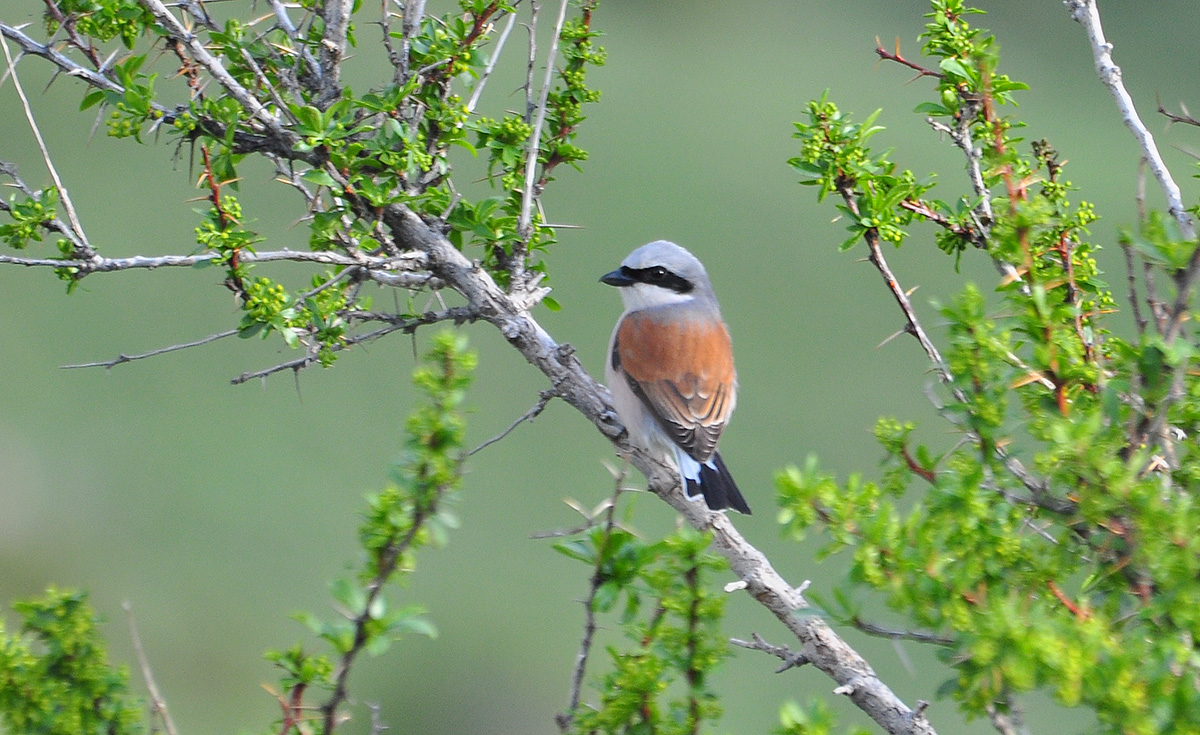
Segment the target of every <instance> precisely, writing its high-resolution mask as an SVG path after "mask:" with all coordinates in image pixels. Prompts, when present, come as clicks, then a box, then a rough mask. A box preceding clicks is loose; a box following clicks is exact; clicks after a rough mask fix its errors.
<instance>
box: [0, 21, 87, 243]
mask: <svg viewBox="0 0 1200 735" xmlns="http://www.w3.org/2000/svg"><path fill="white" fill-rule="evenodd" d="M0 48H3V49H4V60H5V61H6V62H7V63H8V72H9V74H10V75H11V76H12V81H13V88H14V89H16V90H17V97H19V98H20V100H21V108H22V109H23V110H24V111H25V119H26V120H27V121H28V122H29V129H30V130H32V131H33V137H34V139H35V140H36V141H37V145H38V150H39V151H41V153H42V161H44V162H45V164H46V168H47V169H48V170H49V171H50V178H51V179H53V180H54V187H55V188H56V189H57V190H58V197H59V199H60V200H61V201H62V205H63V210H64V211H65V212H66V213H67V224H68V226H69V230H70V233H69V237H70V240H71V243H72V244H73V245H74V250H75V254H76V255H77V256H79V257H80V258H84V259H86V260H94V259H95V258H96V257H97V256H96V252H95V251H94V250H92V246H91V245H90V244H89V243H88V239H87V233H85V232H84V231H83V224H82V223H81V222H80V221H79V215H78V214H76V213H75V205H74V204H73V203H72V202H71V195H70V194H68V193H67V187H66V185H65V184H63V181H62V178H61V177H59V175H58V169H57V168H55V166H54V161H53V160H51V158H50V151H48V150H47V149H46V141H45V140H44V139H43V138H42V131H41V130H39V129H38V125H37V120H35V119H34V117H33V109H32V108H30V106H29V98H28V97H26V96H25V88H24V87H23V86H22V85H21V79H20V77H18V76H17V67H16V64H15V63H14V62H13V57H12V52H11V51H9V49H8V42H7V41H5V40H4V38H3V37H0Z"/></svg>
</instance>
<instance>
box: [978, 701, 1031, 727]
mask: <svg viewBox="0 0 1200 735" xmlns="http://www.w3.org/2000/svg"><path fill="white" fill-rule="evenodd" d="M987 713H988V718H989V719H990V720H991V721H992V727H994V728H996V731H997V732H999V733H1000V735H1029V728H1028V727H1027V726H1026V725H1025V715H1024V713H1023V712H1022V711H1021V708H1020V707H1018V706H1017V703H1016V701H1015V700H1014V699H1013V696H1012V693H1011V692H1005V693H1004V695H1003V697H1002V699H1001V701H1000V702H992V703H990V704H988V706H987Z"/></svg>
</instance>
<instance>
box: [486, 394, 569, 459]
mask: <svg viewBox="0 0 1200 735" xmlns="http://www.w3.org/2000/svg"><path fill="white" fill-rule="evenodd" d="M553 398H554V391H552V390H544V391H542V392H541V393H540V394H539V395H538V400H537V403H535V404H533V406H531V407H530V408H529V410H528V411H526V412H525V413H524V414H522V415H521V416H520V417H519V418H518V419H517V420H516V421H514V422H512V423H511V424H509V426H508V428H507V429H505V430H504V431H502V432H500V433H499V434H497V435H496V436H493V437H492V438H491V439H488V440H487V441H485V442H484V443H482V444H480V445H479V446H477V447H475V448H474V449H472V450H471V451H469V452H467V456H468V457H470V456H473V455H474V454H475V453H476V452H478V451H480V450H481V449H483V448H485V447H490V446H491V445H493V444H495V443H496V442H498V441H500V440H501V439H503V438H504V437H506V436H508V435H509V434H511V433H513V430H514V429H516V428H517V427H518V426H520V425H521V424H523V423H525V422H526V421H532V420H533V419H535V418H537V417H538V416H540V415H541V413H542V411H545V410H546V404H548V403H550V400H551V399H553Z"/></svg>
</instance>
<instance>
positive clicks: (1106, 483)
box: [776, 0, 1200, 733]
mask: <svg viewBox="0 0 1200 735" xmlns="http://www.w3.org/2000/svg"><path fill="white" fill-rule="evenodd" d="M976 12H978V11H975V10H973V9H970V8H967V7H965V6H964V5H963V4H962V3H961V2H957V1H956V0H934V1H933V2H932V12H931V13H930V14H929V15H928V16H927V17H928V18H929V19H930V20H929V23H928V24H927V26H926V31H925V34H924V35H923V41H924V46H923V50H924V52H925V54H926V56H927V57H928V58H930V59H932V60H933V62H935V63H933V64H931V65H930V68H929V70H928V71H929V73H928V74H926V76H930V77H933V78H935V79H936V85H935V89H934V90H933V94H934V95H935V97H936V99H935V100H934V101H930V102H923V103H922V104H920V105H919V106H918V107H917V112H918V113H921V114H925V115H929V116H930V117H931V118H932V120H933V122H934V124H935V127H938V125H940V126H941V127H939V128H938V129H939V130H942V131H943V132H947V133H948V134H949V136H950V137H951V139H952V142H955V143H956V144H958V145H959V147H960V148H962V149H963V150H964V154H965V155H966V156H967V162H968V168H969V169H970V168H971V167H972V166H974V167H977V170H978V174H979V178H978V181H979V182H980V183H981V186H975V187H974V189H975V196H974V197H970V198H966V197H964V198H960V199H959V200H958V201H957V202H956V203H954V204H948V203H947V202H944V201H939V200H936V199H932V198H930V197H929V196H928V194H929V192H931V191H932V189H933V187H932V186H917V185H914V184H912V183H909V182H912V181H914V180H915V177H914V176H912V174H911V173H909V172H907V171H906V172H903V173H902V174H897V173H896V171H895V167H894V166H893V165H891V164H890V163H889V162H888V160H887V154H876V153H873V152H872V151H871V150H870V148H869V147H868V145H867V141H868V139H869V138H871V137H872V136H874V135H876V134H878V133H879V132H880V128H879V127H878V126H876V125H875V120H876V119H877V117H878V113H876V114H875V115H872V116H871V117H870V118H868V119H867V121H865V122H863V123H854V122H853V121H852V120H851V119H850V116H849V115H847V114H846V113H843V112H841V111H839V110H838V109H837V108H836V106H835V105H833V103H831V102H830V101H829V100H828V99H827V98H825V97H822V98H821V99H820V100H817V101H814V102H813V103H811V104H810V107H809V119H808V120H807V121H806V122H804V123H800V124H798V125H797V130H798V132H797V137H799V138H801V140H802V149H801V155H800V156H799V157H798V158H796V159H793V161H792V163H793V165H794V166H795V167H796V168H797V169H798V170H799V171H800V172H801V173H802V174H803V175H804V177H805V181H804V182H802V183H808V184H814V185H816V186H818V187H819V198H824V197H825V196H826V195H828V194H829V193H831V192H834V193H837V194H839V195H840V197H841V199H842V203H841V204H840V205H839V207H840V208H841V210H842V212H843V214H844V215H845V216H847V217H848V219H849V221H850V229H851V232H852V234H854V235H855V237H857V238H861V239H863V240H866V241H867V242H868V243H869V242H870V241H871V239H872V238H876V239H877V240H887V241H891V242H894V243H896V244H897V245H899V244H900V243H901V242H902V241H903V240H904V234H903V232H902V231H900V230H899V225H901V224H904V223H907V222H908V221H910V220H911V218H912V217H919V218H921V219H924V220H926V221H929V222H932V223H933V224H935V225H936V226H937V227H938V228H939V230H940V234H939V236H938V238H937V242H936V244H937V246H938V247H939V248H940V249H942V250H943V251H946V252H948V253H950V254H953V255H955V256H956V258H958V257H961V256H962V255H963V254H964V252H965V251H967V250H968V249H971V250H975V251H980V252H982V253H984V254H986V256H987V257H989V258H990V259H991V260H992V261H993V262H994V263H995V264H996V265H997V267H998V269H999V270H1000V272H1001V273H1002V274H1004V276H1003V278H1002V279H1000V281H999V283H998V284H997V285H996V287H995V289H994V293H993V294H992V295H990V296H989V295H987V294H986V293H985V292H984V291H983V290H981V289H980V288H979V287H977V286H975V285H973V284H969V283H968V284H966V285H965V286H964V287H963V289H962V290H961V291H960V293H958V294H957V295H956V296H953V297H952V298H951V299H949V301H948V303H946V304H945V305H943V306H942V307H941V308H940V313H941V316H942V317H943V319H944V320H945V323H946V325H947V326H946V334H945V343H946V352H945V356H944V357H942V356H941V355H937V354H935V355H934V359H935V362H937V361H940V364H937V365H936V367H938V368H939V369H940V370H942V371H943V374H944V375H945V376H946V378H945V380H946V383H945V385H944V389H945V392H946V393H947V397H946V400H945V402H944V403H943V402H941V401H939V402H938V404H937V405H938V407H939V408H940V410H941V413H942V415H943V417H944V418H945V419H946V420H948V421H949V422H950V423H951V424H952V426H954V427H955V429H956V432H957V434H958V436H957V437H956V438H955V440H954V441H953V442H952V443H950V444H948V445H946V446H943V447H939V448H932V447H928V446H924V445H921V444H920V443H918V442H916V441H915V440H914V437H913V432H914V429H915V426H914V425H913V424H912V423H910V422H902V421H898V420H896V419H890V418H885V419H881V420H880V421H879V423H878V424H877V426H876V437H877V439H878V440H879V442H880V444H881V446H882V447H883V448H884V450H885V452H886V459H885V461H884V463H883V469H882V479H881V481H879V482H871V481H868V480H866V479H864V478H863V477H861V476H859V475H853V476H851V477H849V478H848V479H846V480H845V481H839V480H837V479H836V478H834V477H833V476H832V475H829V474H827V473H825V472H822V471H821V470H820V469H819V465H818V463H817V461H816V460H815V459H810V460H809V462H808V464H807V465H805V467H804V468H803V469H801V468H798V467H791V468H788V469H786V470H784V471H782V472H781V473H780V474H779V476H778V477H777V481H776V485H777V489H778V493H779V499H780V502H781V504H782V510H781V514H780V521H781V523H783V525H784V529H785V531H786V532H787V533H788V534H789V535H791V536H793V537H796V538H800V537H802V536H804V535H805V534H807V533H808V532H809V530H810V529H811V528H812V527H813V526H817V527H819V528H821V529H822V530H823V532H824V535H825V537H826V543H825V545H824V547H823V553H824V554H833V553H837V552H842V551H845V552H847V553H848V554H849V555H850V556H851V564H850V572H849V578H848V580H847V582H848V584H847V585H846V586H845V587H843V588H840V589H839V590H838V592H837V593H836V595H835V598H836V600H837V606H836V607H831V608H830V609H829V610H828V612H829V613H830V614H832V615H834V616H835V617H837V618H838V619H839V620H841V621H843V622H844V623H846V624H850V625H859V624H860V623H861V621H862V618H861V611H860V607H861V605H860V603H859V602H857V601H856V597H857V596H856V594H855V591H856V590H857V591H859V592H860V593H861V592H863V591H866V590H874V591H878V592H880V593H882V596H883V599H884V600H885V601H886V602H887V604H888V605H889V607H890V608H891V609H892V610H893V611H895V613H896V614H897V615H898V616H899V617H900V618H901V619H902V620H903V621H905V622H904V627H912V628H913V629H914V630H913V631H909V632H908V633H906V634H905V637H910V638H912V639H913V640H927V641H936V642H937V643H938V644H939V648H938V653H939V655H940V656H941V658H942V659H943V660H944V661H945V662H946V663H947V664H948V665H949V666H950V667H952V669H953V672H954V674H953V677H952V678H951V679H949V680H948V681H947V682H945V684H944V685H943V687H942V688H941V690H940V692H941V693H942V694H944V695H948V696H952V697H953V698H955V699H956V700H958V702H959V703H960V706H961V708H962V709H963V711H964V712H965V713H966V714H967V715H968V716H969V717H977V716H984V715H987V714H989V713H993V712H1007V711H1009V710H1010V708H1012V707H1015V706H1016V705H1015V699H1014V698H1015V697H1016V696H1017V695H1019V694H1020V693H1022V692H1027V691H1030V690H1034V689H1041V690H1045V691H1047V692H1049V693H1050V694H1052V695H1053V696H1054V697H1055V698H1056V699H1057V700H1058V701H1059V702H1061V703H1062V704H1064V705H1067V706H1076V705H1085V706H1087V707H1089V708H1091V709H1092V710H1093V711H1094V712H1095V713H1096V716H1097V718H1098V720H1099V721H1100V722H1101V723H1102V726H1103V728H1104V731H1105V732H1113V733H1185V732H1192V731H1194V730H1195V729H1196V728H1197V727H1200V719H1197V718H1198V715H1197V712H1200V694H1198V693H1197V692H1198V691H1200V689H1198V688H1197V684H1198V682H1200V655H1198V654H1200V652H1198V650H1197V648H1196V643H1195V641H1196V640H1197V635H1200V616H1198V615H1197V614H1196V610H1197V607H1196V603H1197V601H1200V561H1198V560H1200V542H1198V541H1197V540H1196V534H1195V529H1197V528H1200V509H1198V508H1197V504H1196V503H1195V502H1194V498H1195V497H1196V495H1197V490H1198V487H1197V485H1196V479H1197V472H1196V470H1195V467H1196V466H1197V461H1200V456H1197V451H1198V450H1197V448H1196V444H1195V442H1192V441H1178V440H1177V439H1176V438H1177V437H1184V436H1192V435H1194V433H1195V432H1196V431H1197V430H1198V429H1200V426H1198V425H1197V423H1196V421H1197V419H1198V418H1200V404H1198V403H1197V398H1200V381H1197V380H1196V375H1197V373H1196V371H1195V370H1194V369H1192V368H1191V367H1190V366H1191V364H1192V359H1193V357H1194V354H1195V347H1194V344H1193V340H1192V339H1190V338H1186V337H1177V336H1176V335H1174V334H1172V333H1171V332H1170V330H1169V329H1167V328H1165V326H1164V325H1165V324H1166V322H1165V321H1164V320H1162V319H1161V318H1160V320H1159V321H1158V322H1156V324H1157V327H1158V328H1157V329H1154V330H1148V329H1145V328H1144V327H1143V329H1141V330H1139V333H1138V335H1137V336H1136V338H1135V339H1132V340H1131V339H1128V338H1124V337H1121V336H1117V335H1115V334H1113V333H1111V332H1110V331H1108V329H1107V328H1106V327H1105V323H1104V318H1105V316H1106V315H1108V314H1110V313H1112V312H1113V311H1114V310H1115V309H1116V299H1115V297H1114V295H1113V294H1112V293H1111V291H1110V290H1109V289H1108V286H1107V285H1106V284H1105V282H1104V281H1103V280H1102V279H1101V274H1100V271H1099V268H1098V266H1097V263H1096V260H1095V257H1094V255H1095V252H1096V251H1097V249H1098V246H1097V245H1095V244H1094V243H1092V242H1090V241H1089V239H1088V235H1089V233H1088V229H1087V228H1088V226H1089V225H1090V224H1091V223H1092V222H1093V221H1094V220H1095V219H1096V214H1095V212H1094V210H1093V208H1092V206H1091V205H1090V204H1088V203H1087V202H1086V201H1081V202H1078V203H1075V202H1073V201H1072V199H1073V197H1072V192H1073V191H1074V187H1073V186H1072V184H1071V182H1070V181H1068V180H1067V179H1066V178H1065V176H1064V166H1065V164H1064V162H1062V161H1061V160H1060V159H1059V157H1058V154H1057V152H1056V151H1055V150H1054V149H1053V148H1052V147H1051V146H1050V144H1049V143H1047V142H1046V141H1034V142H1033V143H1031V144H1028V145H1026V142H1025V141H1024V140H1022V139H1021V138H1019V137H1016V136H1015V135H1014V131H1016V130H1018V129H1019V128H1020V127H1021V124H1020V123H1019V121H1016V120H1014V119H1011V118H1009V117H1004V116H1001V115H1000V114H999V112H998V110H999V108H1000V107H1001V106H1011V105H1012V104H1014V99H1013V93H1014V92H1016V91H1018V90H1020V89H1024V88H1025V85H1024V84H1022V83H1020V82H1017V81H1014V80H1011V79H1010V78H1008V77H1007V76H1005V75H1003V74H1002V73H1000V71H999V69H998V64H999V53H998V50H997V46H996V44H995V41H994V39H993V38H992V37H991V36H989V35H987V34H986V33H985V32H983V31H981V30H980V29H977V28H973V27H971V26H969V25H968V24H967V22H966V20H965V18H966V17H967V16H969V15H971V14H973V13H976ZM904 62H905V63H906V65H908V66H913V64H912V63H911V62H908V61H907V60H904ZM934 70H936V71H934ZM942 120H944V122H942ZM960 141H961V143H960ZM881 207H882V208H883V209H885V210H887V211H884V212H880V208H881ZM1164 222H1165V218H1163V217H1161V216H1160V215H1152V216H1150V217H1148V218H1147V220H1146V221H1145V222H1144V223H1142V224H1141V226H1140V227H1139V228H1138V229H1137V234H1136V235H1135V234H1134V233H1133V231H1126V232H1125V233H1124V235H1123V236H1122V240H1123V243H1124V244H1125V245H1126V247H1129V248H1131V249H1135V250H1136V251H1137V252H1138V253H1140V254H1141V256H1142V257H1144V258H1145V262H1146V263H1147V267H1148V268H1155V269H1160V270H1161V272H1162V273H1163V274H1164V276H1165V277H1164V278H1163V279H1162V281H1160V283H1161V282H1167V283H1178V280H1177V279H1178V276H1179V273H1180V271H1181V269H1183V268H1184V267H1185V266H1186V263H1187V262H1188V259H1189V258H1190V255H1191V253H1192V251H1193V249H1194V244H1193V243H1184V242H1180V239H1179V237H1178V235H1177V234H1174V233H1173V232H1172V231H1171V228H1170V227H1168V226H1166V225H1165V224H1164ZM854 244H855V242H854V240H850V241H847V243H846V244H844V245H843V248H846V247H851V246H853V245H854ZM1172 277H1174V278H1172ZM1150 306H1151V310H1152V311H1155V312H1156V313H1157V314H1158V315H1160V317H1161V316H1162V315H1163V314H1164V313H1165V311H1164V309H1163V305H1162V303H1161V302H1158V303H1157V306H1156V305H1155V303H1151V304H1150ZM1131 308H1134V309H1137V308H1138V304H1136V303H1133V304H1132V306H1131ZM917 326H918V325H917V324H916V323H913V322H910V323H909V325H908V327H906V330H907V331H909V332H912V333H915V332H916V330H917ZM1164 432H1165V433H1164ZM806 717H809V719H810V720H816V719H819V718H817V717H816V716H815V715H814V716H808V715H806ZM792 719H793V720H796V721H798V720H799V719H803V718H796V717H793V718H792ZM804 726H805V727H808V725H804ZM799 731H801V732H807V731H808V730H803V729H801V730H799ZM813 731H817V730H813Z"/></svg>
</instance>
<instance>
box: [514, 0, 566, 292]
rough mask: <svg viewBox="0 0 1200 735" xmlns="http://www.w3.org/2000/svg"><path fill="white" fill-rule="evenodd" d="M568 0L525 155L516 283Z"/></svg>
mask: <svg viewBox="0 0 1200 735" xmlns="http://www.w3.org/2000/svg"><path fill="white" fill-rule="evenodd" d="M567 4H568V0H562V2H561V3H560V4H559V7H558V19H557V20H556V21H555V22H554V39H553V41H551V42H550V52H549V54H547V56H546V74H545V76H544V77H543V78H542V91H541V94H540V96H539V98H538V103H537V115H535V116H534V119H533V135H532V136H530V138H529V152H528V153H527V154H526V157H525V187H524V188H523V189H522V191H521V215H520V217H518V218H517V236H518V237H519V238H520V240H519V242H515V243H513V254H512V260H511V261H510V264H509V272H510V274H511V275H512V284H513V287H515V288H521V287H522V286H523V285H524V283H523V281H524V275H525V253H526V250H527V248H528V247H529V240H530V238H531V237H533V199H534V197H535V196H537V195H539V194H541V192H540V191H534V189H536V188H537V186H536V184H537V181H538V176H537V162H538V154H539V153H540V152H541V144H542V127H543V126H545V124H546V101H547V99H548V98H549V96H550V83H551V80H552V79H553V78H554V60H555V59H556V58H558V42H559V36H561V35H562V28H563V23H564V22H565V21H566V19H567Z"/></svg>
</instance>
